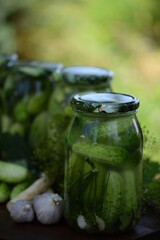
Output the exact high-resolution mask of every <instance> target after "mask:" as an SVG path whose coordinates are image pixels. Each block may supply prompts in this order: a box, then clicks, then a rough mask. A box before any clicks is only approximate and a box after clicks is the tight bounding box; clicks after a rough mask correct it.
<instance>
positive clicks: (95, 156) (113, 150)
mask: <svg viewBox="0 0 160 240" xmlns="http://www.w3.org/2000/svg"><path fill="white" fill-rule="evenodd" d="M72 150H73V152H75V153H77V154H79V155H81V156H83V157H85V158H89V159H92V161H95V162H99V163H104V164H110V165H112V166H120V165H123V163H125V162H126V161H127V159H128V152H127V151H126V150H125V149H123V148H121V147H116V146H105V145H101V144H89V143H86V142H79V143H75V144H73V146H72Z"/></svg>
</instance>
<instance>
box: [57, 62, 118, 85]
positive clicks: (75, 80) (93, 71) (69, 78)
mask: <svg viewBox="0 0 160 240" xmlns="http://www.w3.org/2000/svg"><path fill="white" fill-rule="evenodd" d="M60 74H61V80H62V81H64V82H65V83H69V84H76V85H90V84H93V85H98V84H103V83H107V84H108V85H110V82H111V80H112V78H113V76H114V74H113V72H112V71H111V70H109V69H106V68H101V67H95V66H77V65H75V66H67V67H63V68H62V71H61V73H60Z"/></svg>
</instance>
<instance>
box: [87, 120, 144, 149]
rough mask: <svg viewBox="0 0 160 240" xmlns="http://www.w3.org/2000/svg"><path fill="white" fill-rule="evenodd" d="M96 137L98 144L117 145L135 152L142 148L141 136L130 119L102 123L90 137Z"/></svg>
mask: <svg viewBox="0 0 160 240" xmlns="http://www.w3.org/2000/svg"><path fill="white" fill-rule="evenodd" d="M95 136H96V141H97V143H100V144H108V145H116V146H120V147H123V148H125V149H127V150H128V151H134V150H135V149H137V148H139V146H140V142H141V139H140V134H139V132H137V130H136V129H135V126H134V122H133V120H132V119H131V118H130V117H126V118H125V119H124V118H122V119H120V118H119V119H118V120H112V121H107V122H105V123H100V124H99V125H97V126H95V127H93V128H92V129H91V131H90V137H91V138H94V137H95Z"/></svg>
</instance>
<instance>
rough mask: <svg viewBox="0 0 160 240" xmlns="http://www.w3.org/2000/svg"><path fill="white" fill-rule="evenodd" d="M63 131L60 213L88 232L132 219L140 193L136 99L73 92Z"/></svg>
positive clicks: (111, 230)
mask: <svg viewBox="0 0 160 240" xmlns="http://www.w3.org/2000/svg"><path fill="white" fill-rule="evenodd" d="M71 105H72V108H73V111H74V117H73V119H72V121H71V123H70V126H69V128H68V132H67V151H66V152H67V156H66V163H65V195H64V196H65V219H66V221H67V223H68V224H69V225H70V226H72V227H73V228H75V229H78V230H81V231H86V232H89V233H107V234H119V233H123V232H126V231H128V230H130V229H132V228H134V226H135V225H136V223H137V221H138V219H139V217H140V210H141V195H142V131H141V128H140V125H139V122H138V119H137V117H136V112H137V108H138V106H139V100H138V99H137V98H136V97H134V96H131V95H126V94H119V93H84V94H78V95H75V96H74V97H73V98H72V101H71Z"/></svg>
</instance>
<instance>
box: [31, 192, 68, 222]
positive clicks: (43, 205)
mask: <svg viewBox="0 0 160 240" xmlns="http://www.w3.org/2000/svg"><path fill="white" fill-rule="evenodd" d="M63 205H64V204H63V199H62V198H61V197H60V196H59V195H58V194H55V193H44V194H41V195H38V196H36V197H35V198H34V200H33V206H34V210H35V213H36V216H37V219H38V221H39V222H41V223H43V224H53V223H57V222H58V221H59V220H60V219H61V218H62V216H63Z"/></svg>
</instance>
